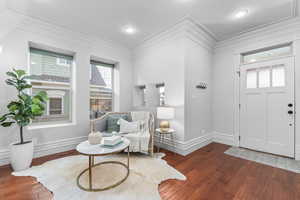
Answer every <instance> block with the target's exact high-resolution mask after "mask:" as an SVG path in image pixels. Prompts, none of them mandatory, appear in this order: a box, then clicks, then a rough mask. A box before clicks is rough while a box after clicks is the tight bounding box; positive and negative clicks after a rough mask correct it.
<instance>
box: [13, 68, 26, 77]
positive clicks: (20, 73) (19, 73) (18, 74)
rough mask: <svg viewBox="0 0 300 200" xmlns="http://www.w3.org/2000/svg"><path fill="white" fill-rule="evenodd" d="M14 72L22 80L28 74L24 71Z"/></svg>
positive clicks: (16, 70)
mask: <svg viewBox="0 0 300 200" xmlns="http://www.w3.org/2000/svg"><path fill="white" fill-rule="evenodd" d="M14 72H15V73H16V74H17V76H18V78H21V77H22V76H24V75H25V74H26V72H25V71H24V70H22V69H14Z"/></svg>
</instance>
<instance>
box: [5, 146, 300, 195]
mask: <svg viewBox="0 0 300 200" xmlns="http://www.w3.org/2000/svg"><path fill="white" fill-rule="evenodd" d="M228 148H229V146H227V145H223V144H217V143H212V144H210V145H208V146H206V147H204V148H202V149H199V150H197V151H195V152H193V153H192V154H190V155H188V156H185V157H183V156H180V155H177V154H174V153H171V152H168V151H164V152H165V153H166V154H167V155H166V157H165V158H164V159H165V160H166V161H167V162H168V163H169V164H170V165H172V166H173V167H175V168H176V169H178V170H179V171H181V172H182V173H183V174H185V175H186V177H187V181H177V180H167V181H165V182H163V183H161V185H160V187H159V190H160V194H161V197H162V199H164V200H185V199H188V200H204V199H207V200H208V199H209V200H214V199H218V200H227V199H235V200H242V199H243V200H244V199H245V200H248V199H251V200H260V199H261V200H276V199H279V200H281V199H282V200H290V199H295V200H299V199H300V174H296V173H293V172H289V171H285V170H281V169H277V168H273V167H270V166H266V165H262V164H258V163H255V162H251V161H247V160H242V159H239V158H235V157H231V156H228V155H226V154H224V153H223V152H224V151H226V149H228ZM74 154H76V152H75V151H69V152H64V153H59V154H55V155H51V156H46V157H42V158H38V159H35V160H34V162H33V165H40V164H42V163H44V162H46V161H48V160H52V159H57V158H61V157H64V156H69V155H74ZM10 173H11V169H10V168H9V167H8V166H4V167H0V199H1V200H30V199H43V200H44V199H52V194H51V192H49V191H48V190H47V189H46V188H45V187H43V186H42V185H41V184H39V183H38V182H37V181H36V180H35V178H32V177H14V176H12V175H10Z"/></svg>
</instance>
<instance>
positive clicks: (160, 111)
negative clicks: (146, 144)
mask: <svg viewBox="0 0 300 200" xmlns="http://www.w3.org/2000/svg"><path fill="white" fill-rule="evenodd" d="M174 115H175V110H174V108H172V107H157V119H161V121H160V124H159V128H160V130H161V131H162V132H168V131H169V128H170V122H169V121H167V120H170V119H174Z"/></svg>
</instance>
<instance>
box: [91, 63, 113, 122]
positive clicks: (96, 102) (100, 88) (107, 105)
mask: <svg viewBox="0 0 300 200" xmlns="http://www.w3.org/2000/svg"><path fill="white" fill-rule="evenodd" d="M113 70H114V65H113V64H107V63H102V62H98V61H91V65H90V118H91V119H94V118H99V117H101V116H102V115H104V114H105V113H106V112H111V111H112V110H113Z"/></svg>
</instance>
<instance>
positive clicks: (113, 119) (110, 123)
mask: <svg viewBox="0 0 300 200" xmlns="http://www.w3.org/2000/svg"><path fill="white" fill-rule="evenodd" d="M120 118H122V119H125V120H127V121H130V120H131V117H130V115H129V114H112V115H108V117H107V123H106V131H107V132H109V133H112V132H119V131H120V125H119V124H118V121H119V119H120Z"/></svg>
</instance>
